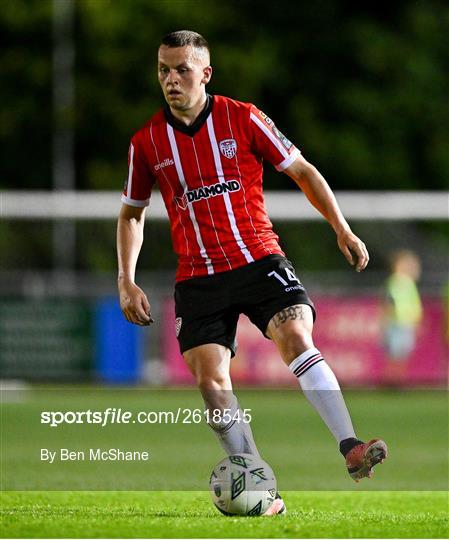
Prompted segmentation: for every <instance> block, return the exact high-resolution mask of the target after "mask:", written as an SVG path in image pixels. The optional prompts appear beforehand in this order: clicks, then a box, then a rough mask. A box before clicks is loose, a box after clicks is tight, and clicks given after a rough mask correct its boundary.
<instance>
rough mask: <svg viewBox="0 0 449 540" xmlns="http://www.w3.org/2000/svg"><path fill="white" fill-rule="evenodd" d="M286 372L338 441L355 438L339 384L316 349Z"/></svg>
mask: <svg viewBox="0 0 449 540" xmlns="http://www.w3.org/2000/svg"><path fill="white" fill-rule="evenodd" d="M289 369H290V371H291V372H292V373H293V374H294V375H296V377H297V378H298V381H299V385H300V386H301V388H302V390H303V392H304V394H305V396H306V397H307V399H308V400H309V402H310V403H311V404H312V406H313V407H314V408H315V409H316V411H317V412H318V413H319V415H320V416H321V418H322V419H323V420H324V422H325V423H326V425H327V427H328V428H329V429H330V430H331V432H332V435H333V436H334V437H335V439H336V440H337V442H338V443H340V441H342V440H344V439H348V438H350V437H355V433H354V428H353V427H352V422H351V417H350V416H349V412H348V409H347V408H346V404H345V401H344V399H343V396H342V394H341V391H340V386H339V384H338V381H337V379H336V377H335V375H334V372H333V371H332V370H331V368H330V367H329V366H328V364H326V362H325V361H324V359H323V357H322V356H321V353H320V351H319V350H318V349H316V348H315V347H313V348H312V349H309V350H307V351H305V352H304V353H302V354H301V355H300V356H298V357H297V358H295V359H294V360H293V362H292V363H291V364H290V365H289Z"/></svg>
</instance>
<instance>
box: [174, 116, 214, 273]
mask: <svg viewBox="0 0 449 540" xmlns="http://www.w3.org/2000/svg"><path fill="white" fill-rule="evenodd" d="M167 133H168V140H169V141H170V147H171V151H172V154H173V158H174V160H175V167H176V172H177V173H178V178H179V182H180V184H181V186H182V188H183V190H184V193H185V192H186V191H187V184H186V180H185V177H184V171H183V170H182V164H181V159H180V157H179V152H178V145H177V144H176V138H175V133H174V131H173V128H172V127H171V125H170V124H168V123H167ZM187 207H188V209H189V215H190V219H191V221H192V225H193V228H194V229H195V234H196V240H197V242H198V245H199V246H200V254H201V257H203V259H206V261H205V262H206V266H207V273H208V274H213V273H214V268H213V266H212V261H211V260H210V258H209V257H208V255H207V253H206V248H205V247H204V243H203V239H202V238H201V233H200V228H199V226H198V222H197V220H196V216H195V211H194V209H193V206H192V205H191V204H187Z"/></svg>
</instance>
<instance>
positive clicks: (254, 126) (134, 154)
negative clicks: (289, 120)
mask: <svg viewBox="0 0 449 540" xmlns="http://www.w3.org/2000/svg"><path fill="white" fill-rule="evenodd" d="M298 155H299V150H298V149H297V148H296V147H295V146H294V145H293V144H292V143H291V142H290V141H289V140H288V139H287V138H286V137H284V135H282V133H280V132H279V130H278V129H277V128H276V126H275V125H274V123H273V121H272V120H271V119H270V118H268V117H267V116H266V115H265V114H264V113H263V112H262V111H260V110H259V109H257V108H256V107H255V106H254V105H252V104H250V103H241V102H238V101H234V100H232V99H230V98H226V97H222V96H208V102H207V104H206V106H205V108H204V109H203V111H202V113H201V114H200V115H199V117H198V118H197V119H196V120H195V122H194V123H193V124H192V125H190V126H186V125H184V124H182V123H181V122H179V121H178V120H177V119H176V118H175V117H174V116H173V115H172V113H171V112H170V109H169V108H168V107H166V108H165V110H160V111H159V112H158V113H156V114H155V115H154V116H153V117H152V118H151V119H150V120H149V121H148V122H147V123H146V124H145V125H144V127H143V128H142V129H140V130H139V131H138V132H137V133H136V134H135V135H134V136H133V137H132V139H131V144H130V149H129V156H128V164H129V172H128V179H127V182H126V184H125V188H124V191H123V195H122V201H123V202H124V203H125V204H129V205H131V206H138V207H144V206H146V205H148V204H149V200H150V196H151V191H152V188H153V185H154V184H155V183H157V185H158V186H159V189H160V191H161V195H162V197H163V199H164V202H165V206H166V208H167V212H168V217H169V220H170V225H171V234H172V241H173V247H174V250H175V252H176V253H177V255H178V261H179V263H178V270H177V274H176V280H177V281H181V280H185V279H190V278H192V277H199V276H205V275H208V274H215V273H218V272H224V271H227V270H232V269H234V268H238V267H239V266H243V265H245V264H249V263H251V262H253V261H255V260H257V259H260V258H262V257H265V256H266V255H269V254H271V253H278V254H281V255H283V254H284V253H283V252H282V250H281V248H280V247H279V244H278V236H277V235H276V234H275V233H274V232H273V227H272V224H271V222H270V220H269V218H268V215H267V211H266V208H265V201H264V196H263V189H262V174H263V160H267V161H269V162H270V163H272V164H273V165H274V166H275V167H276V169H277V170H279V171H282V170H284V169H286V168H287V167H288V166H289V165H291V164H292V163H293V161H294V160H295V159H296V157H297V156H298Z"/></svg>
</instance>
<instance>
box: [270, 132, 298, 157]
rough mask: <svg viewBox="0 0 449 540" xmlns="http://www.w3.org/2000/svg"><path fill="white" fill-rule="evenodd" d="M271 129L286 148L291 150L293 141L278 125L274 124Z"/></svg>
mask: <svg viewBox="0 0 449 540" xmlns="http://www.w3.org/2000/svg"><path fill="white" fill-rule="evenodd" d="M271 131H272V132H273V133H274V134H275V135H276V137H277V138H278V139H279V140H280V141H281V143H282V146H283V147H284V148H285V149H286V150H288V151H289V150H290V148H291V147H292V146H293V143H292V142H291V141H289V140H288V139H287V137H286V136H285V135H284V134H283V133H281V132H280V131H279V130H278V128H277V127H276V126H273V127H272V128H271Z"/></svg>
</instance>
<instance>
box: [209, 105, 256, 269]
mask: <svg viewBox="0 0 449 540" xmlns="http://www.w3.org/2000/svg"><path fill="white" fill-rule="evenodd" d="M212 114H213V113H211V114H209V116H208V118H207V129H208V132H209V139H210V143H211V146H212V152H213V154H214V161H215V168H216V170H217V176H218V180H219V182H220V184H222V183H224V181H225V179H224V174H223V168H222V166H221V160H220V151H219V149H218V144H217V138H216V136H215V130H214V123H213V121H212ZM223 199H224V202H225V205H226V210H227V212H228V219H229V223H230V224H231V229H232V232H233V233H234V238H235V240H236V242H237V245H238V246H239V248H240V250H241V252H242V253H243V255H244V257H245V259H246V262H248V263H251V262H254V259H253V257H252V255H251V253H250V252H249V251H248V248H247V247H246V245H245V243H244V242H243V240H242V237H241V235H240V231H239V229H238V227H237V223H236V221H235V216H234V211H233V210H232V203H231V198H230V197H229V193H228V192H227V191H226V192H225V193H223Z"/></svg>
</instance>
